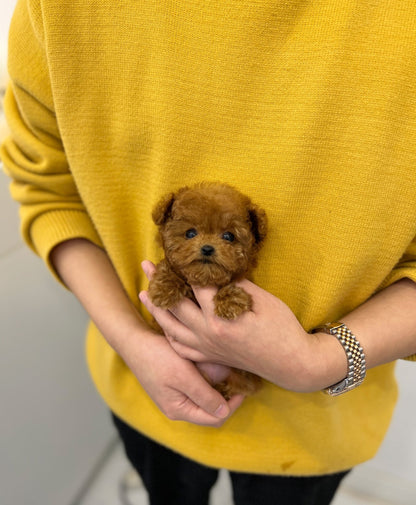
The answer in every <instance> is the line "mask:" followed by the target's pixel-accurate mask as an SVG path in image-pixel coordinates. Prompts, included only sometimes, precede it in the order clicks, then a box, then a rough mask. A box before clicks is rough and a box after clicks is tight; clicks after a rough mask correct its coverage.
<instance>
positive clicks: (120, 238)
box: [1, 0, 416, 505]
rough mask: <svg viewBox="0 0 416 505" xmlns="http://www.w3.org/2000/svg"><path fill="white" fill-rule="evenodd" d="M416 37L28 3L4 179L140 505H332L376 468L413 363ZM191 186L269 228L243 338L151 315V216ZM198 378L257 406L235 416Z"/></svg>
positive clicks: (173, 9) (364, 24) (403, 12)
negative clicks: (243, 387)
mask: <svg viewBox="0 0 416 505" xmlns="http://www.w3.org/2000/svg"><path fill="white" fill-rule="evenodd" d="M415 15H416V6H415V5H414V3H413V2H410V1H405V2H401V3H400V5H396V4H395V3H394V2H387V1H381V2H377V3H374V2H366V1H362V2H354V3H352V2H349V1H347V0H342V1H340V0H331V1H329V2H328V1H327V0H326V1H320V0H319V1H314V2H305V1H295V2H292V3H290V4H288V3H287V2H274V1H273V2H272V1H270V0H264V1H262V2H258V1H251V0H247V1H245V2H243V4H241V2H235V1H232V2H219V1H218V2H217V1H210V2H207V1H206V0H204V1H202V0H195V1H192V2H174V3H172V2H168V1H166V0H161V1H159V2H136V1H132V0H125V1H123V2H105V1H104V0H96V1H95V2H89V3H85V2H81V1H80V0H71V1H69V0H60V1H59V2H56V1H52V0H18V3H17V7H16V12H15V15H14V19H13V22H12V26H11V31H10V44H9V51H10V56H9V73H10V76H11V80H12V81H11V85H10V87H9V89H8V92H7V94H6V99H5V109H6V113H7V117H8V122H9V125H10V129H11V136H10V137H9V139H8V140H6V141H5V143H4V144H3V146H2V149H1V157H2V160H3V163H4V165H5V168H6V170H7V172H8V173H9V174H10V176H11V178H12V195H13V197H14V198H15V199H16V200H18V201H19V202H20V203H21V216H22V232H23V235H24V237H25V240H26V241H27V243H28V244H29V245H30V247H31V248H32V249H33V250H34V251H35V252H36V253H37V254H39V255H40V256H41V257H42V258H43V259H44V260H45V261H46V263H47V265H48V266H49V268H50V269H51V271H52V272H53V274H54V275H56V277H57V279H58V280H59V281H61V282H62V283H63V284H65V285H66V286H67V287H68V288H69V289H70V290H71V291H73V292H74V294H75V295H76V296H77V297H78V298H79V299H80V301H81V302H82V304H83V305H84V307H85V308H86V310H87V311H88V312H89V314H90V316H91V320H92V323H91V325H90V328H89V331H88V336H87V353H88V363H89V367H90V370H91V373H92V377H93V379H94V382H95V384H96V386H97V389H98V391H99V392H100V394H101V395H102V397H103V398H104V400H105V401H106V403H107V404H108V406H109V408H110V409H111V411H112V412H113V415H114V421H115V424H116V426H117V428H118V430H119V432H120V434H121V436H122V438H123V442H124V444H125V447H126V452H127V454H128V457H129V458H130V460H131V461H132V463H133V465H134V466H135V467H136V469H137V470H138V471H139V472H140V473H141V475H142V477H143V481H144V483H145V485H146V488H147V489H148V492H149V496H150V502H151V503H152V504H153V505H156V504H165V505H166V504H167V503H169V504H182V505H183V504H198V505H201V504H204V503H208V499H209V492H210V489H211V487H212V485H213V484H214V482H215V480H216V478H217V474H218V470H217V469H218V468H226V469H228V470H229V471H230V475H231V479H232V483H233V489H234V501H235V504H236V505H245V504H253V503H262V504H263V505H269V504H277V503H279V504H286V503H287V504H291V505H294V504H296V505H302V504H308V505H314V504H317V505H318V504H319V505H325V504H328V503H330V501H331V500H332V497H333V495H334V493H335V491H336V489H337V487H338V485H339V483H340V481H341V479H342V478H343V476H344V475H345V473H346V472H347V471H348V470H349V469H351V468H353V467H354V466H355V465H357V464H359V463H361V462H363V461H366V460H368V459H369V458H371V457H372V456H373V455H374V454H375V453H376V451H377V449H378V448H379V446H380V444H381V442H382V440H383V437H384V435H385V433H386V430H387V428H388V425H389V422H390V419H391V415H392V412H393V409H394V404H395V401H396V398H397V387H396V382H395V379H394V361H395V360H397V359H399V358H409V357H410V359H415V356H414V354H415V353H416V331H415V327H416V310H414V309H415V307H416V286H415V281H416V245H415V244H416V242H415V235H416V226H415V223H416V206H415V204H414V202H415V197H416V175H415V171H414V170H413V167H414V163H415V160H416V147H415V142H414V135H415V133H416V132H415V129H416V126H415V125H416V121H415V120H416V117H415V115H416V109H415V107H414V106H413V102H414V94H415V91H416V89H415V87H416V84H415V83H416V79H415V75H414V74H415V72H416V71H415V69H414V65H412V63H409V62H412V61H414V52H415V50H416V33H415V31H414V29H413V28H414V27H413V22H412V20H413V19H414V16H415ZM201 181H221V182H224V183H227V184H230V185H232V186H234V187H236V188H237V189H238V190H239V191H241V192H242V193H244V194H246V195H248V196H249V197H250V198H251V199H253V201H255V202H257V203H258V204H259V205H260V206H261V207H262V208H263V209H264V210H265V211H266V213H267V216H268V220H269V230H268V236H267V238H266V240H265V243H264V247H263V249H262V250H261V252H260V255H259V262H258V266H257V268H256V269H255V270H254V272H253V278H252V281H248V280H246V279H242V280H241V281H239V286H240V287H242V288H243V289H244V290H245V291H247V292H248V293H249V294H250V295H251V297H252V300H253V305H252V310H250V311H248V312H246V313H243V314H241V315H240V316H239V317H237V318H236V319H235V320H224V319H221V318H219V317H218V316H216V315H215V313H214V309H213V297H214V296H215V294H216V290H215V288H213V287H210V286H206V287H200V286H197V285H195V286H193V292H194V295H195V298H196V300H197V302H198V303H194V302H192V301H191V300H189V299H184V300H182V301H181V302H180V303H178V304H177V305H176V306H175V307H173V308H172V309H171V310H166V309H162V308H160V307H155V306H154V305H153V304H152V303H151V301H150V299H149V296H148V293H147V291H146V290H147V284H148V281H147V278H146V277H148V278H151V277H152V275H153V273H154V266H153V264H154V263H156V262H157V261H159V259H160V254H161V252H160V249H159V247H158V245H157V244H156V241H155V232H156V230H155V226H154V224H153V223H152V220H151V212H152V209H153V207H154V205H155V204H156V203H157V201H158V200H159V199H160V198H161V196H162V195H163V194H166V193H168V192H170V191H175V190H177V189H178V188H180V187H182V186H185V185H188V184H193V183H197V182H201ZM149 260H151V261H149ZM142 262H143V263H142ZM141 263H142V265H143V269H144V272H145V274H144V273H143V270H142V267H141ZM139 292H140V300H141V302H142V303H140V302H139V299H138V296H137V295H138V293H139ZM143 304H144V306H145V307H146V308H147V309H148V310H147V311H146V310H145V309H144V306H143ZM149 312H150V314H151V315H152V316H153V317H154V318H155V319H156V320H157V322H158V324H159V325H160V326H161V327H162V328H163V330H164V332H165V334H166V336H167V338H161V337H160V335H159V334H158V333H156V332H155V331H154V330H152V328H151V326H150V325H149V321H150V318H151V316H150V315H149ZM326 323H329V324H326ZM206 362H208V363H213V365H212V368H211V370H210V374H211V378H212V379H215V378H216V379H218V380H219V381H220V380H222V379H223V377H222V376H223V375H224V374H225V375H226V373H227V370H228V367H236V368H239V369H242V370H247V371H249V372H251V373H254V374H256V375H258V376H260V377H261V378H262V380H263V387H262V388H261V390H260V391H259V392H257V393H256V394H254V395H252V396H249V397H244V396H242V395H235V396H233V397H232V398H231V399H230V400H228V401H226V400H225V399H224V398H223V397H222V396H221V395H220V393H219V392H218V391H216V390H215V389H214V388H213V387H212V386H211V385H210V384H209V382H208V381H206V380H205V379H204V377H203V376H202V375H201V374H200V373H199V371H198V368H197V366H196V364H195V363H206ZM214 376H217V377H214ZM220 376H221V377H220Z"/></svg>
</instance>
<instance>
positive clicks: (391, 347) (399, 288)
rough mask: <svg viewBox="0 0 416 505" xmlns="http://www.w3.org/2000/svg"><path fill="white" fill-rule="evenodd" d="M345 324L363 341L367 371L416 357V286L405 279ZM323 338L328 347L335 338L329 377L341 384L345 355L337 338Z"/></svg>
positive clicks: (375, 297)
mask: <svg viewBox="0 0 416 505" xmlns="http://www.w3.org/2000/svg"><path fill="white" fill-rule="evenodd" d="M341 321H342V322H343V323H345V324H346V325H347V326H348V328H349V329H350V330H351V331H352V333H353V334H354V335H355V336H356V337H357V339H358V340H359V342H360V344H361V346H362V348H363V350H364V353H365V357H366V365H367V368H373V367H375V366H378V365H382V364H385V363H389V362H391V361H394V360H396V359H399V358H406V357H408V356H410V355H412V354H415V353H416V283H414V282H413V281H411V280H409V279H402V280H401V281H399V282H397V283H395V284H393V285H392V286H389V287H388V288H386V289H384V290H383V291H380V292H379V293H377V294H376V295H375V296H373V297H372V298H370V299H369V300H368V301H367V302H365V303H364V304H363V305H361V306H360V307H358V308H357V309H355V310H353V311H352V312H351V313H349V314H348V315H345V316H344V317H342V318H341ZM319 337H320V338H322V339H325V340H326V341H327V343H328V344H330V340H331V339H333V341H332V344H330V345H331V347H332V349H333V352H332V353H330V354H329V353H328V360H327V363H328V367H329V376H328V378H329V382H331V383H335V382H338V381H339V380H341V379H343V377H345V375H346V368H345V365H346V362H345V354H343V351H342V348H341V346H340V344H339V343H338V342H337V341H336V339H335V338H334V337H331V336H330V335H325V334H319ZM334 343H335V344H337V345H338V346H339V347H338V348H337V346H336V345H334ZM343 363H344V367H343V366H342V364H343ZM331 369H332V370H331ZM328 385H329V384H328Z"/></svg>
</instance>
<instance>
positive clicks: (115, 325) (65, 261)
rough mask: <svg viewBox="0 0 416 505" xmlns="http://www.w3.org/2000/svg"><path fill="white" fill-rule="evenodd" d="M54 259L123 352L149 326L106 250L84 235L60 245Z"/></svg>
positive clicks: (75, 290) (93, 317)
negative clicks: (83, 237)
mask: <svg viewBox="0 0 416 505" xmlns="http://www.w3.org/2000/svg"><path fill="white" fill-rule="evenodd" d="M51 260H52V263H53V265H54V267H55V269H56V271H57V272H58V274H59V276H60V277H61V279H62V281H63V282H64V283H65V284H66V286H67V287H68V288H69V289H70V290H71V291H72V292H73V293H74V295H75V296H76V297H77V298H78V299H79V301H80V302H81V304H82V305H83V307H84V308H85V309H86V311H87V312H88V314H89V316H90V317H91V319H92V320H93V321H94V323H95V324H96V326H97V327H98V328H99V330H100V331H101V332H102V333H103V335H105V337H106V339H107V341H108V342H109V344H110V345H111V346H112V347H113V348H114V349H115V350H116V351H117V352H118V353H119V354H121V355H123V349H124V348H125V347H126V344H127V345H128V342H127V339H129V338H131V335H132V334H133V333H137V330H140V329H142V330H143V331H146V330H149V328H148V327H147V326H146V324H145V323H144V322H143V320H142V319H141V317H140V315H139V313H138V311H137V310H136V308H135V307H134V305H133V304H132V303H131V301H130V300H129V298H128V296H127V294H126V293H125V291H124V289H123V286H122V284H121V282H120V280H119V278H118V276H117V274H116V272H115V270H114V268H113V266H112V264H111V262H110V259H109V258H108V256H107V254H106V253H105V251H103V250H102V249H100V248H99V247H97V246H95V245H94V244H93V243H91V242H89V241H88V240H84V239H73V240H68V241H66V242H63V243H61V244H59V245H58V246H56V247H55V248H54V249H53V251H52V254H51Z"/></svg>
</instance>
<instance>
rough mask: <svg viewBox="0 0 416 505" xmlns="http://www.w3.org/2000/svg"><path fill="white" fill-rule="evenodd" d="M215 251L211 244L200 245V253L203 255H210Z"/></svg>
mask: <svg viewBox="0 0 416 505" xmlns="http://www.w3.org/2000/svg"><path fill="white" fill-rule="evenodd" d="M214 252H215V248H214V247H212V245H208V244H205V245H203V246H202V247H201V253H202V254H203V255H204V256H212V255H213V254H214Z"/></svg>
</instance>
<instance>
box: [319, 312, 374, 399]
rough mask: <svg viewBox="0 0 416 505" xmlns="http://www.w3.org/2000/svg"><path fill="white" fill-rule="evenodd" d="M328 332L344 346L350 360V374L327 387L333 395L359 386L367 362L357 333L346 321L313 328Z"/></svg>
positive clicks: (326, 390) (327, 390) (328, 391)
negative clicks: (353, 332) (348, 326)
mask: <svg viewBox="0 0 416 505" xmlns="http://www.w3.org/2000/svg"><path fill="white" fill-rule="evenodd" d="M318 332H323V333H328V334H329V335H333V336H334V337H336V338H337V339H338V341H339V343H340V344H341V345H342V347H343V348H344V351H345V354H346V355H347V360H348V374H347V376H346V377H345V379H343V380H342V381H340V382H338V383H337V384H334V385H332V386H330V387H329V388H326V389H325V390H324V391H325V392H326V393H328V394H329V395H331V396H338V395H341V394H343V393H346V392H347V391H351V390H352V389H355V388H356V387H357V386H359V385H360V384H361V383H362V382H363V380H364V378H365V374H366V363H365V355H364V351H363V348H362V347H361V345H360V343H359V342H358V340H357V338H356V337H355V335H353V334H352V332H351V330H350V329H349V328H347V326H346V325H345V324H344V323H341V322H337V323H327V324H324V325H323V326H319V327H318V328H315V329H314V330H312V333H318Z"/></svg>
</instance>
